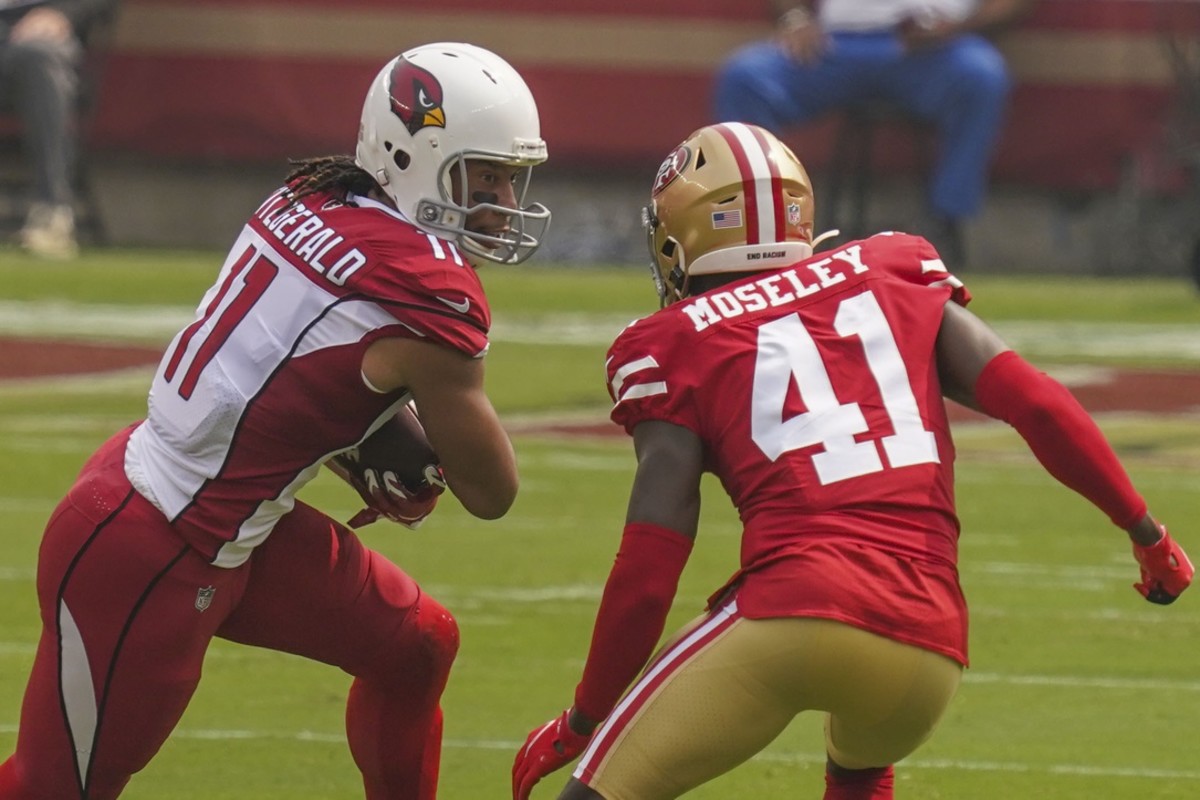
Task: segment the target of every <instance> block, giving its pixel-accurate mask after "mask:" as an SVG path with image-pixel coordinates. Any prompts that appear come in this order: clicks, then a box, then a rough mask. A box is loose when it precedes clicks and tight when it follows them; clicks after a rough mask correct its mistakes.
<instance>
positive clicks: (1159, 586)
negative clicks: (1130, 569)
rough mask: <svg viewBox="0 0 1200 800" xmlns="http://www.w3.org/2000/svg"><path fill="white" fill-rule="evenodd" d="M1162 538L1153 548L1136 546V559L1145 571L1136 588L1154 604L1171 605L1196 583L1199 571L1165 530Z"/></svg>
mask: <svg viewBox="0 0 1200 800" xmlns="http://www.w3.org/2000/svg"><path fill="white" fill-rule="evenodd" d="M1160 529H1161V530H1162V538H1161V539H1159V540H1158V541H1157V542H1155V543H1154V544H1152V545H1139V544H1137V543H1136V542H1135V543H1134V545H1133V556H1134V558H1136V559H1137V562H1138V565H1139V566H1140V567H1141V569H1142V581H1141V583H1135V584H1134V585H1133V588H1134V589H1137V590H1138V592H1140V593H1141V595H1142V597H1145V598H1146V599H1147V600H1149V601H1150V602H1151V603H1158V604H1159V605H1164V606H1165V605H1170V604H1171V603H1174V602H1175V599H1176V598H1177V597H1179V595H1180V594H1181V593H1182V592H1183V590H1184V589H1186V588H1187V587H1188V586H1189V585H1190V584H1191V582H1192V578H1193V577H1194V576H1195V574H1196V568H1195V567H1194V566H1192V562H1191V561H1190V560H1189V559H1188V557H1187V553H1185V552H1183V548H1182V547H1180V546H1179V544H1178V543H1177V542H1176V541H1175V540H1174V539H1172V538H1171V534H1169V533H1167V529H1166V528H1162V527H1161V526H1160Z"/></svg>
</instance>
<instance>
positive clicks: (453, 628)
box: [405, 592, 459, 673]
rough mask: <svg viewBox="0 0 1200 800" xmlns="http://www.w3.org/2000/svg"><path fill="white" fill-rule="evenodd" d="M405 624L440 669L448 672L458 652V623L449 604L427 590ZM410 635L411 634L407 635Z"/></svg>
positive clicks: (433, 664)
mask: <svg viewBox="0 0 1200 800" xmlns="http://www.w3.org/2000/svg"><path fill="white" fill-rule="evenodd" d="M406 627H407V628H408V629H409V631H410V635H411V634H415V635H416V637H417V647H419V648H420V650H421V652H423V653H425V654H427V655H428V657H429V660H430V662H431V666H432V667H433V669H434V670H435V671H437V672H443V673H449V672H450V665H451V664H453V663H454V658H455V656H456V655H458V644H459V634H458V622H457V621H456V620H455V619H454V615H453V614H451V613H450V612H449V611H448V610H446V607H445V606H443V605H442V604H441V603H439V602H438V601H437V600H434V599H433V598H432V597H430V596H429V595H427V594H425V593H424V592H422V593H421V597H420V598H419V599H418V600H417V603H416V605H415V606H414V607H413V610H412V613H411V614H410V615H409V618H408V620H407V625H406ZM405 638H408V637H405Z"/></svg>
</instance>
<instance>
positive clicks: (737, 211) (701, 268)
mask: <svg viewBox="0 0 1200 800" xmlns="http://www.w3.org/2000/svg"><path fill="white" fill-rule="evenodd" d="M813 213H814V212H813V190H812V184H811V183H810V182H809V179H808V173H806V172H805V171H804V165H802V164H801V163H800V161H799V160H798V159H797V158H796V156H795V154H794V153H793V152H792V151H791V149H790V148H789V147H788V146H787V145H785V144H784V143H783V142H781V141H779V139H777V138H776V137H775V136H773V135H772V134H771V133H769V132H768V131H766V130H764V129H763V128H760V127H757V126H755V125H746V124H743V123H740V122H725V123H721V124H718V125H709V126H706V127H704V128H701V129H700V130H698V131H696V132H694V133H693V134H692V135H691V136H689V137H688V138H687V139H686V140H685V141H684V142H683V143H682V144H681V145H679V146H678V147H676V148H675V150H674V151H673V152H672V153H671V154H670V155H669V156H667V158H666V160H665V161H663V163H662V166H661V167H659V168H658V175H657V177H655V179H654V187H653V188H652V189H651V190H650V204H649V205H647V206H646V207H645V208H644V209H643V210H642V221H643V223H644V224H645V227H646V233H647V240H648V243H649V246H650V258H651V264H650V266H651V271H652V273H653V276H654V283H655V285H656V286H657V287H658V296H659V300H660V301H661V303H662V305H664V306H666V305H668V304H670V303H673V302H675V301H676V300H680V299H682V298H684V297H686V296H687V294H688V280H689V278H690V277H691V276H692V275H712V274H716V273H723V272H755V271H758V270H763V269H771V268H774V267H781V266H786V265H788V264H793V263H795V262H797V261H800V260H802V259H805V258H808V257H809V256H811V255H812V252H813Z"/></svg>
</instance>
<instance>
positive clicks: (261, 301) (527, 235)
mask: <svg viewBox="0 0 1200 800" xmlns="http://www.w3.org/2000/svg"><path fill="white" fill-rule="evenodd" d="M545 158H546V145H545V142H544V141H543V140H542V138H541V134H540V125H539V120H538V113H537V107H536V104H535V102H534V99H533V96H532V95H531V94H530V92H529V89H528V87H527V86H526V85H525V82H524V81H523V80H522V78H521V77H520V76H519V75H518V74H517V72H516V71H515V70H514V69H513V68H512V67H511V66H510V65H509V64H508V63H506V62H505V61H504V60H502V59H501V58H500V57H498V56H496V55H495V54H494V53H491V52H489V51H487V50H483V49H480V48H478V47H474V46H472V45H467V44H456V43H445V44H432V45H426V46H422V47H418V48H414V49H412V50H409V51H407V52H405V53H404V54H402V55H400V56H398V57H397V58H395V59H394V60H393V61H391V62H390V63H388V64H387V65H386V66H385V67H384V68H383V69H382V70H381V71H380V72H379V74H378V76H377V77H376V78H375V79H374V81H373V83H372V85H371V87H370V90H369V92H368V94H367V96H366V99H365V102H364V106H363V111H362V119H361V126H360V129H359V141H358V148H357V153H356V157H354V158H351V157H349V156H345V157H342V156H338V157H328V158H322V159H314V160H310V161H304V162H300V163H299V164H297V165H296V169H295V170H294V171H293V173H292V174H291V175H290V176H289V177H288V179H287V182H286V185H285V186H283V187H282V188H281V189H280V190H279V191H277V192H276V193H274V194H273V195H272V196H271V197H269V198H268V199H267V200H266V201H265V202H264V203H263V204H262V206H261V207H260V208H259V209H258V210H257V211H256V212H255V213H254V214H253V215H252V217H251V218H250V220H249V222H248V223H247V224H246V226H245V228H244V229H243V230H242V232H241V234H240V235H239V236H238V238H237V241H236V243H235V244H234V246H233V248H232V249H231V251H230V253H229V256H228V258H227V260H226V261H225V264H224V266H223V268H222V270H221V272H220V275H219V276H218V278H217V280H216V282H215V283H214V284H213V286H212V288H211V289H210V290H209V291H208V293H207V294H206V295H205V296H204V298H203V299H202V300H201V302H200V304H199V307H198V308H197V311H196V317H195V321H194V322H193V323H192V324H190V325H188V326H187V327H186V328H184V329H183V330H182V331H180V332H179V334H178V335H177V336H176V337H175V338H174V340H173V341H172V342H171V343H170V345H169V346H168V348H167V351H166V353H165V355H164V357H163V359H162V362H161V364H160V366H159V368H158V371H157V373H156V375H155V377H154V379H153V384H152V386H151V389H150V395H149V408H148V414H147V416H146V419H145V420H143V421H142V422H140V423H138V424H136V425H133V426H131V427H130V428H128V429H126V430H123V431H121V432H120V433H118V434H117V435H115V436H114V437H113V438H112V439H110V440H109V441H108V442H107V443H106V444H104V445H103V446H102V447H101V448H100V449H99V450H98V451H97V452H96V453H95V454H94V455H93V456H92V457H91V459H90V460H89V461H88V462H87V463H86V464H85V465H84V467H83V470H82V472H81V473H80V475H79V476H78V478H77V480H76V482H75V484H74V486H73V487H72V488H71V490H70V491H69V493H68V495H67V497H66V498H65V499H64V500H63V501H62V502H61V503H60V504H59V506H58V508H57V509H55V511H54V513H53V515H52V516H51V518H50V520H49V523H48V525H47V528H46V532H45V536H44V539H43V543H42V547H41V554H40V558H39V566H38V580H37V590H38V597H39V601H40V607H41V616H42V625H43V631H42V636H41V641H40V643H39V645H38V649H37V655H36V657H35V660H34V665H33V669H32V674H31V676H30V679H29V683H28V688H27V690H26V693H25V699H24V704H23V707H22V711H21V722H20V729H19V731H18V734H17V747H16V752H15V754H14V755H13V756H12V757H10V758H9V759H8V760H7V761H5V762H4V763H3V764H2V765H0V797H3V798H5V800H33V799H34V798H55V800H70V798H77V799H79V800H83V799H84V798H86V800H107V798H114V797H117V796H118V795H119V794H120V793H121V791H122V789H123V788H124V787H125V785H126V784H127V782H128V781H129V780H130V776H132V775H133V774H134V773H136V772H137V771H138V770H140V769H142V768H143V767H145V766H146V764H147V763H148V762H149V761H150V760H151V758H152V757H153V756H154V754H155V753H156V752H157V751H158V749H159V747H160V746H161V745H162V744H163V742H165V741H166V739H167V737H168V736H169V735H170V734H171V731H172V729H173V728H174V727H175V725H176V723H177V722H178V720H179V718H180V716H181V715H182V714H183V712H184V709H185V707H186V706H187V704H188V700H189V698H190V697H191V696H192V693H193V691H194V690H195V688H196V685H197V682H198V680H199V678H200V670H201V664H202V662H203V659H204V654H205V651H206V650H207V648H208V644H209V642H210V641H211V640H212V638H213V637H214V636H216V637H221V638H224V639H229V640H232V641H237V642H243V643H246V644H251V645H257V646H260V647H268V648H272V649H275V650H281V651H286V652H289V653H295V654H298V655H301V656H305V657H307V658H311V659H314V660H317V661H321V662H324V663H327V664H329V665H331V666H334V667H338V668H340V669H342V670H344V671H345V672H347V673H349V674H350V675H351V676H353V679H354V680H353V683H352V685H351V688H350V693H349V698H348V701H347V711H346V731H347V738H348V741H349V745H350V750H351V753H352V755H353V758H354V761H355V764H356V765H357V766H358V768H359V769H360V770H361V772H362V778H363V784H364V787H365V795H366V797H367V798H370V800H413V799H414V798H418V799H420V800H423V799H426V798H433V797H435V795H436V791H437V778H438V767H439V760H440V749H441V735H442V715H441V710H440V707H439V702H440V697H441V694H442V690H443V688H444V686H445V682H446V679H447V676H448V673H449V670H450V665H451V662H452V661H453V659H454V657H455V654H456V652H457V648H458V630H457V627H456V624H455V621H454V618H453V617H452V616H451V614H450V613H449V612H448V611H447V610H446V609H445V608H443V607H442V606H441V605H440V604H439V603H438V602H437V601H436V600H434V599H433V598H431V597H430V596H429V595H428V594H426V593H425V592H423V591H422V590H421V588H420V587H419V586H418V585H417V584H416V583H415V582H414V581H413V579H412V578H411V577H409V576H408V575H406V574H405V573H404V572H403V571H402V570H401V569H400V568H399V567H398V566H396V565H395V564H393V563H391V562H390V561H388V560H387V559H386V558H384V557H383V556H381V555H380V554H378V553H375V552H373V551H371V550H369V549H367V548H366V547H365V546H364V545H363V544H362V542H361V541H360V540H359V539H358V538H357V537H356V536H355V534H354V533H353V532H352V531H351V530H350V529H349V528H348V527H346V526H345V525H342V524H340V523H339V522H337V521H336V520H334V519H332V518H330V517H329V516H327V515H325V514H323V513H321V512H320V511H317V510H316V509H314V508H312V507H310V506H308V505H306V504H304V503H302V502H300V501H298V500H297V499H296V492H297V491H298V490H299V489H300V488H301V487H302V486H304V485H305V484H306V483H307V482H308V481H309V480H311V479H312V478H313V477H314V476H315V475H316V474H317V473H318V471H319V470H320V468H321V466H322V464H324V463H326V462H328V461H330V460H331V459H333V458H335V457H338V456H339V455H340V454H343V453H346V452H348V451H350V450H352V449H355V448H356V447H357V445H358V444H359V443H360V442H362V441H364V440H365V439H367V438H368V437H369V436H370V435H372V434H373V432H374V431H376V430H377V429H379V428H381V427H382V426H383V425H385V424H387V423H388V422H389V421H394V419H395V417H396V414H397V412H398V410H399V409H401V408H402V407H403V406H404V404H405V403H407V402H409V401H410V399H411V401H412V402H415V403H416V405H417V407H418V408H419V409H420V412H421V418H420V420H421V423H422V425H423V429H424V432H425V434H427V436H428V440H429V443H430V444H431V445H432V448H433V450H434V451H436V454H437V456H438V458H439V459H440V464H441V467H442V469H443V471H444V474H443V476H441V477H438V476H434V477H435V479H437V480H441V478H442V477H444V481H445V483H446V485H447V486H448V488H449V490H450V492H451V493H452V494H453V495H454V496H455V497H456V498H457V499H458V501H459V502H461V503H462V505H463V507H464V508H466V510H467V511H468V512H470V513H471V514H473V515H475V516H478V517H481V518H486V519H492V518H496V517H500V516H502V515H503V514H505V513H506V512H507V511H508V509H509V507H510V506H511V504H512V502H513V500H514V497H515V495H516V492H517V467H516V463H515V459H514V454H513V449H512V445H511V442H510V440H509V438H508V436H507V435H506V433H505V431H504V429H503V428H502V427H501V424H500V421H499V419H498V417H497V415H496V412H495V410H494V408H493V407H492V405H491V403H490V401H489V399H488V397H487V395H486V394H485V393H484V382H483V376H484V371H483V356H484V354H485V353H486V351H487V347H488V330H489V326H490V312H489V309H488V303H487V299H486V297H485V296H484V292H483V288H482V285H481V284H480V281H479V277H478V276H477V274H476V272H475V269H474V266H475V265H476V264H482V263H483V262H485V261H492V262H498V263H507V264H511V263H516V262H519V261H521V260H523V259H524V258H526V257H527V256H528V255H529V254H530V253H532V252H533V251H534V250H535V249H536V248H537V246H538V245H539V243H540V240H541V236H542V233H543V231H544V230H545V227H546V225H547V224H548V221H549V212H548V211H547V210H546V209H545V207H543V206H541V205H539V204H532V205H526V204H525V201H524V193H525V188H526V186H527V182H528V178H529V173H530V170H531V168H532V167H533V166H535V165H537V164H540V163H541V162H543V161H544V160H545ZM344 461H345V463H346V464H349V465H350V466H351V467H352V466H353V465H354V464H356V463H359V462H358V461H356V460H355V459H345V460H344ZM376 466H378V465H376ZM384 466H386V464H384ZM409 466H411V465H409ZM418 466H419V465H418ZM418 474H420V471H419V470H418ZM358 477H360V478H361V477H362V476H358ZM359 483H361V484H362V485H363V486H367V485H369V484H370V483H371V482H370V480H362V481H359ZM384 483H385V484H387V487H386V489H387V494H380V495H375V494H373V490H372V492H364V497H365V498H366V499H367V500H368V502H371V498H372V497H376V496H378V505H379V507H378V508H375V509H373V511H376V512H378V513H379V514H382V515H384V516H388V517H389V518H392V519H396V520H401V521H405V522H408V523H416V522H419V521H421V519H422V518H423V517H424V516H425V515H426V514H428V513H429V511H430V510H432V507H433V502H434V501H435V500H436V496H437V492H438V491H439V490H440V488H441V487H439V486H438V485H428V486H415V485H410V486H407V487H405V486H400V485H398V484H395V483H393V482H390V481H385V482H384ZM375 488H378V487H375ZM373 516H374V515H373V514H369V515H367V517H368V518H372V517H373ZM229 746H230V747H237V746H238V745H237V744H236V743H230V745H229Z"/></svg>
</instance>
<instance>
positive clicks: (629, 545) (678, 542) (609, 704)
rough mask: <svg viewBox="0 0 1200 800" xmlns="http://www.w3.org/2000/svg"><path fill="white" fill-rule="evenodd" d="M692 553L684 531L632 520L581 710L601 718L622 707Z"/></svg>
mask: <svg viewBox="0 0 1200 800" xmlns="http://www.w3.org/2000/svg"><path fill="white" fill-rule="evenodd" d="M691 552H692V540H691V539H689V538H688V537H686V536H684V535H683V534H682V533H679V532H677V531H673V530H671V529H670V528H664V527H662V526H660V525H652V524H649V523H644V522H631V523H629V524H627V525H626V526H625V532H624V534H623V535H622V536H621V547H620V549H619V550H618V552H617V560H616V563H614V564H613V568H612V571H611V572H610V573H609V575H608V582H607V583H606V584H605V586H604V595H603V596H602V597H601V598H600V610H599V611H598V612H597V614H596V626H595V628H594V629H593V631H592V645H591V648H590V649H589V651H588V659H587V665H586V666H584V668H583V678H582V679H581V680H580V681H579V686H578V687H576V689H575V708H576V709H578V711H579V713H581V714H583V715H584V716H585V717H587V718H588V719H590V720H594V721H600V720H602V719H604V718H605V717H606V716H608V713H609V712H610V711H612V709H613V707H614V706H616V704H617V700H619V699H620V697H621V694H622V693H623V692H624V691H625V689H626V688H627V687H628V686H629V684H630V683H632V682H633V679H634V678H636V677H637V674H638V672H639V671H640V670H641V669H642V667H644V666H645V665H646V661H647V660H648V659H649V658H650V655H651V654H652V653H653V652H654V647H655V645H657V644H658V640H659V637H661V636H662V632H663V627H664V626H665V625H666V620H667V612H669V611H670V610H671V602H672V601H673V600H674V599H675V590H676V589H677V588H678V586H679V576H680V575H682V574H683V568H684V566H685V565H686V564H687V560H688V556H690V555H691Z"/></svg>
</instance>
